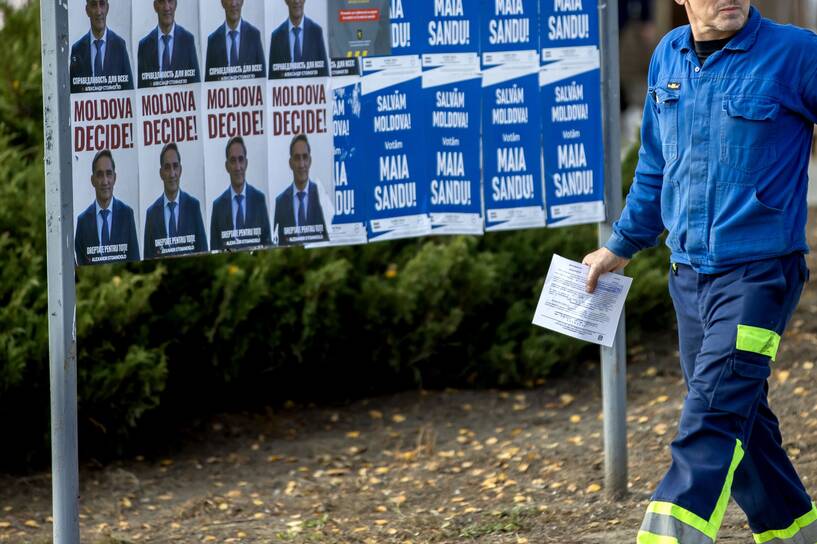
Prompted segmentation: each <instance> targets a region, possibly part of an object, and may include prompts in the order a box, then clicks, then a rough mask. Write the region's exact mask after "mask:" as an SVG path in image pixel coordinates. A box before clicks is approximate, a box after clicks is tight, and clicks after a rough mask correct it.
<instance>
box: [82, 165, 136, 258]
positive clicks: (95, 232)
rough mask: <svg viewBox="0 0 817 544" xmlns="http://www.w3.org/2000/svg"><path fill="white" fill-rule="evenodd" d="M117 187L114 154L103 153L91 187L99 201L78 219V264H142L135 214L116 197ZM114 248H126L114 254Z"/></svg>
mask: <svg viewBox="0 0 817 544" xmlns="http://www.w3.org/2000/svg"><path fill="white" fill-rule="evenodd" d="M115 184H116V163H115V162H114V160H113V155H111V152H110V151H109V150H107V149H103V150H102V151H100V152H98V153H97V154H96V155H95V156H94V160H93V162H92V163H91V185H93V187H94V192H95V193H96V198H95V199H94V201H93V202H92V203H91V205H90V206H88V208H87V209H86V210H85V211H83V212H82V213H81V214H79V217H77V230H76V233H75V236H74V249H75V250H76V253H77V264H80V265H82V264H92V263H95V262H112V261H124V260H127V261H138V260H139V242H138V241H137V237H136V223H135V222H134V220H133V210H132V209H131V207H130V206H128V205H127V204H125V203H124V202H121V201H119V200H117V199H115V198H114V197H113V187H114V185H115ZM123 244H124V246H123ZM111 246H123V247H118V248H117V249H116V251H111ZM102 248H106V249H107V250H102Z"/></svg>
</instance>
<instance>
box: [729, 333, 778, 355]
mask: <svg viewBox="0 0 817 544" xmlns="http://www.w3.org/2000/svg"><path fill="white" fill-rule="evenodd" d="M735 347H736V348H737V349H739V350H742V351H751V352H752V353H758V354H760V355H765V356H767V357H769V358H770V359H771V360H772V361H774V358H775V357H776V356H777V348H778V347H780V335H779V334H777V333H776V332H774V331H770V330H769V329H761V328H760V327H751V326H749V325H738V338H737V341H736V342H735Z"/></svg>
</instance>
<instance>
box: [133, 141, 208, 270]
mask: <svg viewBox="0 0 817 544" xmlns="http://www.w3.org/2000/svg"><path fill="white" fill-rule="evenodd" d="M159 165H160V166H159V177H161V178H162V183H163V184H164V191H163V192H162V195H161V196H160V197H159V198H158V199H156V201H155V202H154V203H153V204H151V205H150V207H149V208H148V209H147V213H146V214H145V245H144V248H145V259H152V258H154V257H161V256H163V255H184V254H188V253H202V252H205V251H207V238H206V237H205V234H204V221H203V220H202V218H201V205H200V204H199V201H198V200H197V199H196V198H195V197H193V196H191V195H189V194H187V193H185V192H184V191H182V190H181V189H180V188H179V185H180V182H181V177H182V156H181V154H180V153H179V148H178V146H177V145H176V144H175V143H169V144H167V145H165V146H164V147H163V148H162V151H161V153H159ZM190 236H193V239H192V241H190V240H188V239H187V238H189V237H190ZM173 239H176V240H179V239H182V240H180V241H178V242H176V243H174V240H173ZM157 240H158V241H159V242H160V245H159V247H157V243H156V242H157Z"/></svg>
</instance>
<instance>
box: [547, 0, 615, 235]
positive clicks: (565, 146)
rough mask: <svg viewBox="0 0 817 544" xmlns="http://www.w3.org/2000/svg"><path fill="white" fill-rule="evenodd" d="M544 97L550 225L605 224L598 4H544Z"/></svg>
mask: <svg viewBox="0 0 817 544" xmlns="http://www.w3.org/2000/svg"><path fill="white" fill-rule="evenodd" d="M542 7H543V11H542V51H541V55H540V61H541V65H542V67H541V69H540V73H539V84H540V90H541V97H542V112H543V113H542V135H543V138H544V162H545V202H546V203H547V223H548V226H553V227H556V226H559V227H561V226H569V225H578V224H582V223H597V222H600V221H604V219H605V208H604V165H603V163H604V148H603V141H602V123H601V116H602V111H601V81H600V77H601V70H600V64H599V49H598V39H599V33H598V15H597V12H596V7H597V6H596V3H595V2H587V1H585V2H582V1H581V0H554V2H552V3H550V2H547V3H544V4H543V5H542Z"/></svg>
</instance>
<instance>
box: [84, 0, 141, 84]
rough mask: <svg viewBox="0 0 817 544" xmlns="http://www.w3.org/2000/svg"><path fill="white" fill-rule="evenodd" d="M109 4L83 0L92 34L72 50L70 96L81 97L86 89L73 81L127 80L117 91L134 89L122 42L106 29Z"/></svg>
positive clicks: (123, 42) (99, 0)
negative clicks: (104, 77)
mask: <svg viewBox="0 0 817 544" xmlns="http://www.w3.org/2000/svg"><path fill="white" fill-rule="evenodd" d="M109 8H110V4H109V3H108V0H85V13H86V14H87V15H88V20H89V21H90V22H91V30H89V31H88V33H87V34H85V35H84V36H83V37H81V38H80V39H79V40H77V41H76V42H75V43H74V45H72V46H71V66H70V69H69V70H70V73H71V92H72V93H81V92H83V91H84V90H85V87H86V86H87V85H84V84H77V85H75V84H74V78H85V77H99V76H128V80H127V81H124V82H121V84H122V87H121V88H120V89H118V90H123V91H129V90H131V89H133V72H131V68H130V58H129V57H128V50H127V48H126V47H125V40H123V39H122V38H121V37H120V36H119V35H118V34H116V33H115V32H114V31H113V30H111V29H110V28H108V23H107V20H108V9H109Z"/></svg>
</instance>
